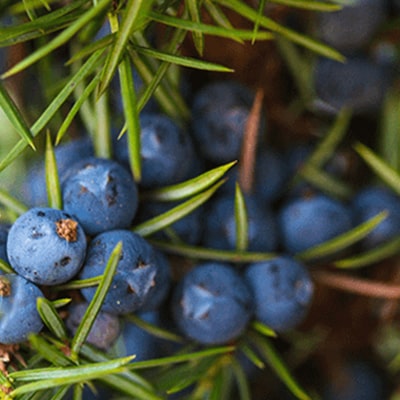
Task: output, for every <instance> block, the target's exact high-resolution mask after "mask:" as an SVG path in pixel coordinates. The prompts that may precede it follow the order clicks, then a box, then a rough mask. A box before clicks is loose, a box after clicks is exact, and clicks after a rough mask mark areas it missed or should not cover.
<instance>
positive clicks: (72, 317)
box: [65, 303, 120, 350]
mask: <svg viewBox="0 0 400 400" xmlns="http://www.w3.org/2000/svg"><path fill="white" fill-rule="evenodd" d="M88 305H89V304H88V303H74V304H72V305H71V307H70V308H69V310H68V311H69V314H68V317H67V319H66V321H65V325H66V327H67V329H68V330H69V331H70V333H71V334H72V335H74V334H75V333H76V330H77V328H78V326H79V324H80V323H81V321H82V318H83V316H84V314H85V312H86V310H87V307H88ZM119 334H120V324H119V319H118V317H117V316H115V315H112V314H108V313H106V312H104V311H100V312H99V313H98V314H97V317H96V319H95V321H94V323H93V325H92V328H91V329H90V332H89V335H88V336H87V338H86V341H87V342H88V343H90V344H92V345H93V346H95V347H97V348H99V349H102V350H108V349H109V348H110V347H111V346H112V345H113V344H114V342H115V341H116V340H117V337H118V335H119Z"/></svg>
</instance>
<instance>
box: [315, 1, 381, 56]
mask: <svg viewBox="0 0 400 400" xmlns="http://www.w3.org/2000/svg"><path fill="white" fill-rule="evenodd" d="M385 9H386V4H385V1H384V0H352V1H351V2H348V4H347V3H346V4H344V5H343V8H342V9H341V10H339V11H335V12H322V13H317V16H318V29H319V36H320V38H321V39H322V40H323V41H324V42H326V43H327V44H329V45H330V46H332V47H334V48H336V49H337V50H339V51H341V52H345V53H348V54H350V53H355V52H357V51H358V50H360V49H362V48H364V47H366V46H367V45H368V44H369V42H370V41H371V40H372V38H373V36H374V35H375V33H376V32H377V30H378V28H379V27H380V26H381V25H382V24H383V22H384V21H385V18H386V10H385Z"/></svg>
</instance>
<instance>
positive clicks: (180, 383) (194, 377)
mask: <svg viewBox="0 0 400 400" xmlns="http://www.w3.org/2000/svg"><path fill="white" fill-rule="evenodd" d="M215 359H216V358H215V357H208V358H204V359H201V360H196V362H193V363H189V365H187V364H186V363H185V364H183V365H176V366H173V367H172V368H168V369H165V370H163V372H162V373H161V376H158V377H157V379H156V382H157V387H158V388H159V389H161V390H163V391H166V392H167V393H168V394H169V395H171V394H174V393H177V392H180V391H181V390H184V389H186V388H188V387H189V386H190V385H192V384H195V383H196V382H197V381H199V380H200V379H201V378H203V377H204V375H205V374H206V373H207V370H208V369H209V368H210V367H211V366H212V365H213V364H214V363H215ZM189 368H190V374H188V369H189Z"/></svg>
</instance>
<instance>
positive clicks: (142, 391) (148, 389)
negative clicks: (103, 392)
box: [81, 344, 163, 400]
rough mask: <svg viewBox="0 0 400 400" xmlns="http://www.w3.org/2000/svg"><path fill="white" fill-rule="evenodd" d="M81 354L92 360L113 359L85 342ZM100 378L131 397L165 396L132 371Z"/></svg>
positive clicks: (149, 399) (154, 398) (159, 399)
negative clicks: (157, 392)
mask: <svg viewBox="0 0 400 400" xmlns="http://www.w3.org/2000/svg"><path fill="white" fill-rule="evenodd" d="M81 356H84V357H85V359H88V360H89V361H91V362H102V361H107V360H110V359H111V357H109V356H107V355H106V354H105V353H104V352H102V351H100V350H97V349H95V348H93V347H92V346H87V345H85V344H84V345H83V346H82V349H81ZM99 380H100V381H101V382H104V383H105V384H107V386H109V387H111V388H113V389H115V390H116V391H118V392H120V393H121V392H122V393H125V394H126V395H127V396H131V397H130V398H134V399H139V400H163V397H161V396H159V395H157V394H156V392H155V390H154V388H153V386H152V385H151V384H150V383H149V382H148V381H147V380H145V379H144V378H143V377H142V376H141V375H139V374H137V373H135V372H132V371H126V372H124V374H123V375H112V376H105V377H102V378H100V379H99Z"/></svg>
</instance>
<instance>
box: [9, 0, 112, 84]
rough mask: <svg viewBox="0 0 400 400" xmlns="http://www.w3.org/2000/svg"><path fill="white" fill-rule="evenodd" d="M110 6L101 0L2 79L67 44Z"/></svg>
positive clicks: (106, 1) (105, 0)
mask: <svg viewBox="0 0 400 400" xmlns="http://www.w3.org/2000/svg"><path fill="white" fill-rule="evenodd" d="M108 6H109V0H99V1H98V2H97V4H96V5H95V6H94V7H92V8H90V9H89V10H88V11H86V12H85V13H84V14H83V15H81V16H80V17H79V18H78V19H76V20H75V21H74V22H73V23H72V24H71V25H70V26H69V27H68V28H66V29H65V30H63V31H62V32H61V33H60V34H59V35H58V36H56V37H55V38H54V39H52V40H51V41H50V42H48V43H47V44H46V45H43V46H42V47H40V48H38V49H37V50H35V51H34V52H32V53H30V54H29V55H28V56H27V57H26V58H24V59H23V60H22V61H20V62H18V63H17V64H16V65H14V66H13V67H11V68H10V69H9V70H8V71H7V72H5V73H4V74H3V75H1V78H2V79H5V78H7V77H10V76H12V75H15V74H17V73H18V72H21V71H23V70H24V69H26V68H28V67H29V66H31V65H32V64H34V63H35V62H37V61H39V60H40V59H41V58H43V57H45V56H46V55H48V54H50V53H51V52H52V51H54V50H56V49H57V48H59V47H60V46H62V45H63V44H65V43H67V42H68V41H69V40H70V39H71V38H72V37H73V36H74V35H75V34H76V33H77V32H78V31H79V30H80V29H82V28H83V27H84V26H85V25H86V24H87V23H88V22H90V21H91V20H92V19H93V18H96V17H97V16H98V15H99V14H101V13H102V12H104V9H105V8H107V7H108Z"/></svg>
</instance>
